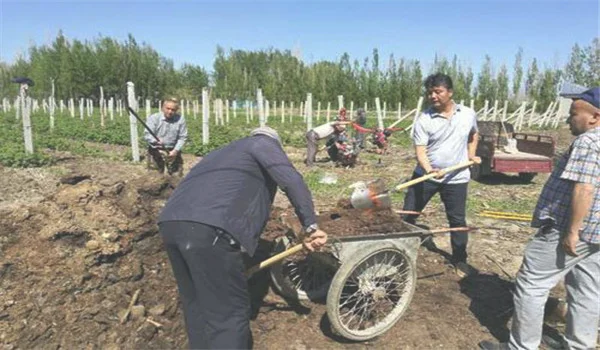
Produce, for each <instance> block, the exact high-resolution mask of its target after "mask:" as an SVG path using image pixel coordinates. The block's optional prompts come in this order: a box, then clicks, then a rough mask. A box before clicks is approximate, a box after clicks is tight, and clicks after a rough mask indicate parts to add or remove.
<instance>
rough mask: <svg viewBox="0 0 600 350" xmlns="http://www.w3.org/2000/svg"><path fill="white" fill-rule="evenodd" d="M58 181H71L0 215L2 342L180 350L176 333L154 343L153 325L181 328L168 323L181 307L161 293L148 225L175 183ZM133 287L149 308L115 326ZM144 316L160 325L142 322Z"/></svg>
mask: <svg viewBox="0 0 600 350" xmlns="http://www.w3.org/2000/svg"><path fill="white" fill-rule="evenodd" d="M65 179H77V181H70V180H66V181H64V183H63V184H62V185H60V186H59V187H58V188H57V191H56V192H55V193H54V194H52V195H50V196H48V197H46V198H45V199H44V200H42V201H41V202H40V203H38V204H36V205H33V206H31V207H29V208H27V209H19V210H14V211H11V212H10V211H9V212H7V213H6V215H3V216H2V218H0V237H1V239H2V240H1V241H0V242H1V244H2V245H1V246H0V251H1V253H0V254H2V255H1V260H2V261H3V265H2V266H1V269H0V286H1V290H2V291H1V292H0V293H1V294H0V297H1V298H0V299H1V300H2V303H1V304H0V310H1V311H0V319H2V320H3V322H2V323H1V324H0V343H4V344H6V345H8V346H9V348H10V347H12V346H16V347H19V348H32V347H42V346H43V347H50V346H51V347H55V346H56V347H58V346H61V347H66V348H82V347H88V346H90V345H93V344H103V347H104V346H106V347H111V346H112V347H127V348H134V347H137V348H139V347H147V346H149V344H150V346H153V347H162V348H176V347H181V346H183V345H184V344H185V343H184V339H182V337H180V338H179V339H177V340H175V339H169V338H168V337H167V338H161V339H160V340H159V341H158V340H157V341H155V342H153V341H152V339H153V337H154V335H155V334H156V333H157V332H158V331H159V329H163V330H164V329H168V328H172V327H180V326H181V325H180V324H179V322H175V323H173V322H170V321H169V319H177V318H176V317H175V315H176V314H177V313H178V312H179V311H178V307H177V299H176V291H175V290H174V289H169V290H167V291H165V290H164V285H170V286H173V287H174V286H175V285H174V281H173V280H172V275H171V271H170V267H169V266H168V265H166V264H165V262H166V256H165V254H164V253H163V252H162V247H161V242H160V238H159V237H158V236H157V235H156V233H157V227H156V224H155V220H156V215H157V213H158V211H159V209H160V208H161V207H162V205H163V203H164V200H165V199H166V198H167V197H168V196H169V194H170V193H171V191H172V190H173V188H174V187H175V186H176V181H175V180H173V179H171V178H167V177H162V176H158V175H155V174H146V175H144V176H141V177H138V178H136V179H134V180H130V181H116V182H113V183H108V182H106V181H102V180H99V181H94V180H92V179H90V177H89V176H82V175H80V174H72V175H70V176H68V177H65ZM70 183H73V185H70ZM144 277H146V278H145V280H144V283H143V282H142V279H144ZM149 280H150V281H151V282H150V283H145V282H147V281H149ZM155 282H157V283H155ZM137 289H141V290H142V292H141V298H140V302H139V304H140V305H145V306H146V307H147V308H148V310H145V311H144V310H141V309H140V308H139V307H138V308H136V312H135V313H134V314H133V315H132V316H131V318H133V319H132V320H131V321H130V322H128V323H126V324H124V325H120V324H119V315H120V314H122V313H123V310H124V309H126V308H127V306H128V303H129V299H130V297H131V296H132V295H133V293H134V291H135V290H137ZM145 314H148V316H149V317H154V319H156V320H157V321H156V322H161V321H162V322H161V326H160V327H157V324H158V323H157V324H152V323H150V322H146V317H145ZM163 318H164V319H163ZM158 320H160V321H158ZM163 322H164V324H163ZM173 334H182V333H181V332H174V333H173Z"/></svg>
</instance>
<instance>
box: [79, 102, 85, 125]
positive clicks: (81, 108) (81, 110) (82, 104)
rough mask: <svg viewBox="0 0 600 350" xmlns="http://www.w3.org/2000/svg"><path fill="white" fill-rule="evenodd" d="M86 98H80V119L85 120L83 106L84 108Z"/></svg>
mask: <svg viewBox="0 0 600 350" xmlns="http://www.w3.org/2000/svg"><path fill="white" fill-rule="evenodd" d="M84 101H85V100H84V99H83V98H81V99H79V119H81V120H83V108H84V103H85V102H84Z"/></svg>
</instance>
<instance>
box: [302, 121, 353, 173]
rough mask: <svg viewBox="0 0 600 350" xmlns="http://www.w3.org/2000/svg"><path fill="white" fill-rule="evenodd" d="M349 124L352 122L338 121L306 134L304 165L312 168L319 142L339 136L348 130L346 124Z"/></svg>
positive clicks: (313, 129) (320, 126)
mask: <svg viewBox="0 0 600 350" xmlns="http://www.w3.org/2000/svg"><path fill="white" fill-rule="evenodd" d="M349 123H350V122H348V121H343V120H336V121H333V122H329V123H325V124H323V125H319V126H317V127H316V128H312V129H311V130H309V131H308V132H307V133H306V160H305V161H304V163H305V164H306V165H307V166H308V167H312V166H313V165H314V163H315V159H316V156H317V144H318V142H319V140H323V139H326V138H329V137H330V136H332V135H334V134H335V135H338V134H340V133H342V132H343V131H344V130H346V124H349Z"/></svg>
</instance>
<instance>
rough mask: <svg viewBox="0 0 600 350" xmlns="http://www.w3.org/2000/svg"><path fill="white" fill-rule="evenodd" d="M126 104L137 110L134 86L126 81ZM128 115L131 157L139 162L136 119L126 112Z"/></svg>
mask: <svg viewBox="0 0 600 350" xmlns="http://www.w3.org/2000/svg"><path fill="white" fill-rule="evenodd" d="M127 102H128V103H129V106H130V107H131V108H132V109H134V110H137V109H138V105H137V104H138V101H137V99H136V98H135V85H134V84H133V83H132V82H130V81H128V82H127ZM128 114H129V134H130V136H131V156H132V158H133V161H134V162H139V161H140V145H139V141H138V130H137V119H136V118H135V117H134V116H133V114H131V113H130V112H128Z"/></svg>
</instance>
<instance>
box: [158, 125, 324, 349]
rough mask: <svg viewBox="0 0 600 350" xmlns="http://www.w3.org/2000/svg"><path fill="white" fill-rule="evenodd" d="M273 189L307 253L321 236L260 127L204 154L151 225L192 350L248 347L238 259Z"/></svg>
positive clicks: (292, 173) (253, 237) (303, 195)
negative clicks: (288, 207) (298, 226)
mask: <svg viewBox="0 0 600 350" xmlns="http://www.w3.org/2000/svg"><path fill="white" fill-rule="evenodd" d="M277 187H279V188H281V189H282V190H283V191H284V192H285V193H286V195H287V197H288V199H289V200H290V202H291V203H292V205H293V206H294V209H295V211H296V214H297V215H298V218H299V219H300V222H301V223H302V225H303V228H304V231H305V232H304V233H305V234H306V236H307V237H306V238H305V240H304V245H305V247H306V248H307V249H309V250H314V249H319V248H320V247H322V246H323V245H324V244H325V243H326V241H327V234H326V233H325V232H323V231H321V230H319V229H318V227H317V225H316V220H317V218H316V216H315V210H314V207H313V202H312V196H311V193H310V191H309V189H308V187H307V186H306V184H305V182H304V180H303V179H302V175H300V174H299V173H298V172H297V171H296V169H295V168H294V166H293V165H292V163H290V160H289V159H288V157H287V155H286V154H285V152H284V151H283V148H282V146H281V141H280V139H279V135H278V134H277V132H276V131H275V130H273V129H271V128H269V127H261V128H258V129H255V130H253V131H252V133H251V136H250V137H246V138H243V139H240V140H237V141H233V142H231V143H230V144H228V145H226V146H224V147H222V148H220V149H218V150H215V151H213V152H210V153H209V154H207V155H206V156H205V157H204V158H203V159H202V160H201V161H200V162H199V163H198V164H197V165H195V166H194V167H193V168H192V169H191V170H190V172H189V174H188V175H187V176H186V177H185V178H184V179H183V180H182V181H181V183H180V184H179V185H178V186H177V188H176V189H175V192H173V194H172V195H171V198H169V201H168V202H167V204H166V205H165V208H164V209H163V211H162V213H161V214H160V218H159V220H158V221H159V228H160V233H161V236H162V239H163V241H164V243H165V247H166V250H167V253H168V255H169V260H170V261H171V265H172V267H173V274H174V275H175V278H176V279H177V285H178V287H179V294H180V296H181V302H182V305H183V310H184V316H185V323H186V328H187V333H188V338H189V342H190V344H189V345H190V348H192V349H216V348H218V349H245V348H249V347H251V335H250V298H249V293H248V282H247V275H246V270H245V267H244V264H243V259H242V258H243V256H242V254H243V253H244V252H246V253H247V254H249V255H250V256H252V255H254V252H255V250H256V248H257V246H258V241H259V237H260V233H261V231H262V230H263V228H264V227H265V224H266V223H267V220H268V219H269V214H270V211H271V205H272V203H273V199H274V198H275V193H276V192H277Z"/></svg>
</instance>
